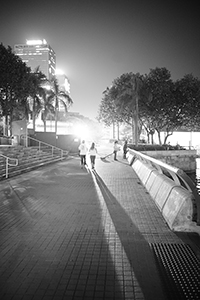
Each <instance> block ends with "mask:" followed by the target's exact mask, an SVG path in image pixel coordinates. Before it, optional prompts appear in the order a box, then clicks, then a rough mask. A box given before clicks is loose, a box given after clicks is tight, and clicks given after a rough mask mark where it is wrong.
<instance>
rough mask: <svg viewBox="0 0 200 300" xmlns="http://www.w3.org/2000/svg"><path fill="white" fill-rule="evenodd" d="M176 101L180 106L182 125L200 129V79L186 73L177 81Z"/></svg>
mask: <svg viewBox="0 0 200 300" xmlns="http://www.w3.org/2000/svg"><path fill="white" fill-rule="evenodd" d="M175 93H176V102H177V106H178V108H179V116H180V118H181V126H182V127H187V128H188V129H191V130H194V129H198V130H199V129H200V125H199V124H200V80H199V79H198V78H196V77H194V76H193V75H192V74H186V75H185V76H184V77H183V78H181V79H179V80H177V81H176V82H175Z"/></svg>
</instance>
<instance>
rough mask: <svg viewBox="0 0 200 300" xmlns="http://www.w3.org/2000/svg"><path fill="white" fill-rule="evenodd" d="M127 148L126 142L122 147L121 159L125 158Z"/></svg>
mask: <svg viewBox="0 0 200 300" xmlns="http://www.w3.org/2000/svg"><path fill="white" fill-rule="evenodd" d="M127 148H128V141H127V140H126V141H125V142H124V146H123V158H126V153H127Z"/></svg>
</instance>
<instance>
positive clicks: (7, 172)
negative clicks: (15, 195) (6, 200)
mask: <svg viewBox="0 0 200 300" xmlns="http://www.w3.org/2000/svg"><path fill="white" fill-rule="evenodd" d="M6 178H8V157H7V158H6Z"/></svg>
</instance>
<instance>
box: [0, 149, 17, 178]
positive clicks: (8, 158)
mask: <svg viewBox="0 0 200 300" xmlns="http://www.w3.org/2000/svg"><path fill="white" fill-rule="evenodd" d="M0 156H2V157H3V158H5V159H6V178H8V175H9V174H8V173H9V166H13V167H16V166H17V165H18V159H17V158H11V157H8V156H5V155H3V154H0ZM12 161H14V162H13V163H12Z"/></svg>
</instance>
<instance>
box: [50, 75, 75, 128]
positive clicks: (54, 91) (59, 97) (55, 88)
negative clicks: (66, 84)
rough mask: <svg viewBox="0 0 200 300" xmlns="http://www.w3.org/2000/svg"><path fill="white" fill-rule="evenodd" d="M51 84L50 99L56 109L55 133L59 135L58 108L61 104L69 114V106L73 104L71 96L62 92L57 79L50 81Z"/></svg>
mask: <svg viewBox="0 0 200 300" xmlns="http://www.w3.org/2000/svg"><path fill="white" fill-rule="evenodd" d="M50 84H51V95H50V96H49V97H50V99H52V100H54V107H55V132H56V133H57V122H58V108H59V104H60V103H61V104H62V105H63V107H64V109H65V111H66V112H68V108H69V106H70V105H71V104H72V103H73V101H72V99H71V98H70V96H69V95H68V94H67V93H65V92H64V91H62V90H60V88H59V84H58V81H57V79H56V77H53V78H52V80H51V81H50Z"/></svg>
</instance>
